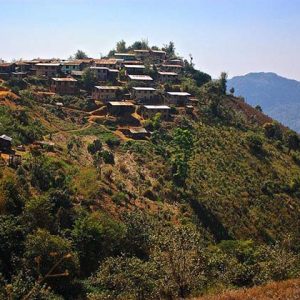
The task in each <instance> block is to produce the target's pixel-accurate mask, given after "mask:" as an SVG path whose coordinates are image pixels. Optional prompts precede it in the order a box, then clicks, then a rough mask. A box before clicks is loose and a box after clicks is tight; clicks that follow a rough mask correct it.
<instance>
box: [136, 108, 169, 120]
mask: <svg viewBox="0 0 300 300" xmlns="http://www.w3.org/2000/svg"><path fill="white" fill-rule="evenodd" d="M157 113H160V114H161V117H162V119H164V120H167V119H168V118H169V117H170V111H169V109H147V108H146V107H143V108H142V116H143V118H144V119H149V118H152V117H154V116H155V115H156V114H157Z"/></svg>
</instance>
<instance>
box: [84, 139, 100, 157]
mask: <svg viewBox="0 0 300 300" xmlns="http://www.w3.org/2000/svg"><path fill="white" fill-rule="evenodd" d="M101 149H102V143H101V141H100V140H98V139H97V140H94V141H93V142H92V143H91V144H89V145H88V147H87V150H88V152H89V153H90V154H92V155H94V154H96V153H97V152H99V151H101Z"/></svg>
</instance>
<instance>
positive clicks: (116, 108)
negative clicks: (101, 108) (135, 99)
mask: <svg viewBox="0 0 300 300" xmlns="http://www.w3.org/2000/svg"><path fill="white" fill-rule="evenodd" d="M134 111H135V106H134V104H133V103H132V102H130V101H110V102H108V103H107V113H108V114H110V115H113V116H121V115H123V116H124V115H131V114H132V113H134Z"/></svg>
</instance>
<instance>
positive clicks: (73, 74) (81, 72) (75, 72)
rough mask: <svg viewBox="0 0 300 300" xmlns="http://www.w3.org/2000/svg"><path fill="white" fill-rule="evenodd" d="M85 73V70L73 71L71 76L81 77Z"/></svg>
mask: <svg viewBox="0 0 300 300" xmlns="http://www.w3.org/2000/svg"><path fill="white" fill-rule="evenodd" d="M82 75H83V71H71V76H72V77H74V78H75V79H81V78H82Z"/></svg>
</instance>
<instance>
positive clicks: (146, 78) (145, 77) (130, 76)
mask: <svg viewBox="0 0 300 300" xmlns="http://www.w3.org/2000/svg"><path fill="white" fill-rule="evenodd" d="M128 77H129V78H130V79H131V80H147V81H152V80H153V79H152V78H151V77H150V76H148V75H128Z"/></svg>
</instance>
